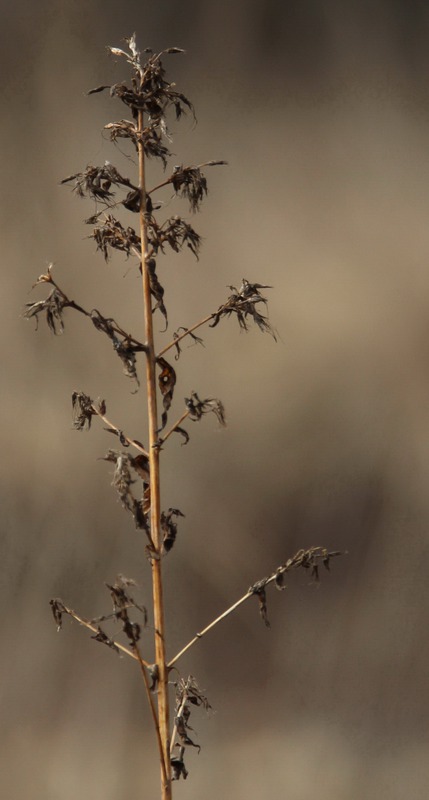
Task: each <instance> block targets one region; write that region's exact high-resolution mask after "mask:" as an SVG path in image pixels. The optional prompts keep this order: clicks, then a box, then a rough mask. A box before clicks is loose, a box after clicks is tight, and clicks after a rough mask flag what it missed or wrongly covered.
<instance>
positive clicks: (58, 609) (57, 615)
mask: <svg viewBox="0 0 429 800" xmlns="http://www.w3.org/2000/svg"><path fill="white" fill-rule="evenodd" d="M49 604H50V606H51V609H52V613H53V615H54V620H55V622H56V625H57V631H60V630H61V628H62V625H63V614H66V613H67V609H66V607H65V605H64V603H63V601H62V600H60V598H59V597H55V598H53V599H52V600H50V601H49Z"/></svg>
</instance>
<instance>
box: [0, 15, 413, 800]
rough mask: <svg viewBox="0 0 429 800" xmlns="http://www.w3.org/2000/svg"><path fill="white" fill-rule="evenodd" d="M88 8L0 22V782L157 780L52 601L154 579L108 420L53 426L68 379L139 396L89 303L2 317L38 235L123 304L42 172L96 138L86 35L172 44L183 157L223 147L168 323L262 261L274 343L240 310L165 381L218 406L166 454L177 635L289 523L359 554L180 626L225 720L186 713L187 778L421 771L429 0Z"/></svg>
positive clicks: (335, 777)
mask: <svg viewBox="0 0 429 800" xmlns="http://www.w3.org/2000/svg"><path fill="white" fill-rule="evenodd" d="M262 7H263V9H264V11H262V10H261V9H262ZM82 8H83V4H80V3H71V2H69V3H64V4H61V8H58V5H57V4H55V3H53V2H48V0H42V2H40V3H38V4H37V5H34V6H33V5H32V4H30V3H29V2H28V3H26V2H25V0H20V2H18V4H17V7H16V9H15V7H13V9H14V10H12V6H10V7H9V9H8V11H5V18H4V26H3V30H2V37H3V39H4V41H3V42H2V54H3V56H2V58H3V65H2V66H3V72H2V74H3V79H2V100H3V102H2V109H3V119H4V124H3V126H2V128H1V130H0V148H1V154H2V164H3V166H2V172H3V191H2V196H1V202H2V209H1V219H2V227H3V231H2V254H3V292H2V313H1V320H2V323H3V328H4V329H3V332H2V337H1V340H0V342H1V344H0V346H1V355H2V360H3V364H4V367H3V376H4V377H3V381H2V398H1V401H2V416H3V434H2V440H3V459H2V466H1V486H2V520H3V536H2V541H3V547H2V558H1V563H2V570H1V576H2V577H1V594H2V608H3V614H2V627H3V631H2V642H3V655H2V671H1V672H2V681H1V685H2V694H1V714H2V720H3V725H2V733H1V735H0V736H1V753H2V756H1V761H2V762H3V763H2V785H3V787H4V792H5V796H7V797H8V798H10V799H11V800H20V799H21V798H22V797H26V798H28V800H42V798H43V800H54V799H55V800H72V799H73V800H75V798H76V797H79V798H80V797H82V798H84V797H91V798H94V800H99V799H100V800H101V798H103V800H116V799H117V798H118V797H125V796H141V797H144V798H146V797H147V798H150V797H153V796H156V794H154V793H155V792H156V783H155V784H154V785H153V786H151V785H150V783H149V780H150V779H149V777H147V776H149V774H150V775H152V774H153V771H152V770H150V771H149V770H147V764H148V760H150V759H151V757H152V752H151V747H152V744H151V737H150V734H149V726H148V725H147V718H146V708H145V698H144V696H143V693H142V691H141V687H140V685H139V682H138V678H137V677H136V676H135V675H134V671H133V670H131V669H130V667H129V665H128V664H127V663H125V661H124V662H121V661H119V660H118V659H117V658H116V657H115V656H114V655H113V654H111V653H110V652H109V651H108V650H107V649H106V650H104V649H103V648H101V647H99V646H97V645H96V644H94V643H93V642H91V641H90V640H89V638H88V636H87V635H86V634H85V632H84V631H82V630H78V629H77V628H76V627H73V626H70V628H67V629H66V630H65V631H63V633H62V634H61V635H60V636H58V635H57V634H56V631H55V627H54V625H53V622H52V619H51V617H50V611H49V606H48V600H49V598H50V597H52V596H55V595H60V596H64V597H65V598H67V600H68V602H70V604H71V605H75V606H76V607H79V609H80V610H81V611H82V612H83V613H88V614H91V613H97V611H98V610H99V609H100V610H104V608H105V598H104V592H103V581H104V580H110V579H112V578H114V576H115V575H116V573H117V572H118V571H121V572H123V573H125V574H128V573H129V574H131V575H132V576H133V577H135V578H137V579H140V581H141V583H142V592H143V594H144V592H145V585H144V578H141V577H140V574H139V569H140V567H141V575H142V576H144V570H145V558H144V555H143V553H142V554H141V556H137V557H136V547H135V545H136V540H135V533H134V531H133V529H132V526H131V525H130V523H129V521H128V519H127V518H126V517H125V516H124V515H123V512H122V511H121V509H120V507H119V506H118V504H117V503H116V499H115V497H114V494H113V492H112V490H111V487H110V486H109V479H108V476H107V470H106V465H105V464H104V463H103V462H97V461H96V458H97V456H99V455H100V454H102V453H103V452H104V449H105V446H106V442H105V438H106V437H105V434H103V432H102V431H101V430H100V429H98V430H95V429H94V431H91V433H90V434H89V435H87V434H85V435H84V434H82V435H80V434H77V433H76V432H75V431H73V430H72V427H71V408H70V396H71V393H72V391H73V390H75V389H78V390H80V389H82V390H83V391H86V392H88V393H89V394H91V395H92V396H94V397H96V396H98V395H103V396H106V397H107V398H108V400H109V411H111V413H112V418H119V417H121V418H123V417H124V415H125V414H126V415H127V418H129V420H130V423H129V425H128V426H127V427H128V428H129V430H130V432H131V433H132V435H135V436H137V437H138V436H139V435H141V434H140V432H139V425H140V420H141V419H142V413H141V409H140V406H139V404H140V402H143V401H142V398H141V397H140V396H139V395H135V396H131V395H129V396H128V395H127V392H128V388H129V387H128V385H127V382H126V379H125V378H124V377H123V376H122V374H121V370H120V366H118V365H116V364H115V362H113V363H112V361H113V360H112V356H111V352H110V349H109V346H108V344H106V342H105V341H104V340H103V338H102V337H99V336H98V335H97V334H96V332H95V331H94V332H93V331H92V330H90V331H89V330H88V329H87V327H86V326H85V324H84V323H85V320H80V319H75V318H74V317H73V315H72V314H70V315H69V317H68V319H67V320H66V331H65V333H64V336H63V337H62V338H60V339H54V338H53V337H52V335H50V333H49V331H48V330H47V329H45V327H43V326H42V327H41V328H40V330H39V331H38V332H37V334H35V333H34V331H33V329H32V327H33V326H32V324H31V323H30V324H25V323H24V322H23V321H22V320H21V319H18V311H19V308H20V307H21V306H22V304H23V303H24V302H25V301H26V300H27V299H30V297H29V295H28V289H29V287H30V285H31V284H32V283H33V282H34V280H35V278H36V277H37V275H39V274H40V273H41V272H43V271H44V270H45V267H46V263H47V262H48V261H51V260H52V261H54V262H55V263H56V267H55V269H56V275H57V277H58V280H59V282H60V284H61V285H64V288H65V289H66V291H67V289H70V292H71V294H72V296H73V297H74V298H75V299H76V300H77V301H78V302H79V300H81V301H82V302H83V303H84V304H85V306H88V307H92V306H96V307H99V308H101V309H103V310H105V311H106V313H111V314H112V315H114V316H115V317H116V318H117V319H118V321H119V322H121V321H125V320H128V321H129V322H127V324H129V326H130V328H131V329H134V330H135V331H137V330H138V328H139V325H141V321H140V317H139V313H140V312H139V297H137V285H138V284H137V278H136V275H135V273H134V272H133V270H132V269H131V270H129V269H128V265H127V263H126V262H125V261H122V260H121V259H119V258H117V259H115V260H114V262H113V263H112V264H110V265H108V266H107V267H106V265H105V264H104V263H103V260H102V258H101V256H95V255H94V245H93V243H91V242H90V241H89V240H85V239H84V238H83V237H84V236H85V235H86V233H87V231H86V230H85V228H84V226H83V225H82V224H81V219H83V217H85V216H86V215H87V205H85V204H84V203H82V204H80V203H78V202H77V200H76V199H75V198H72V197H71V196H70V193H69V192H68V191H67V190H66V189H64V187H59V186H58V182H59V180H60V179H61V178H63V177H65V176H66V175H68V174H70V173H71V172H73V171H77V170H78V169H81V168H82V167H84V166H85V163H86V162H87V161H88V162H90V161H92V162H93V163H98V162H100V163H102V161H103V160H104V159H105V158H109V157H110V155H111V151H109V148H108V145H107V144H106V143H105V142H104V141H103V139H102V138H101V135H100V134H99V129H100V128H101V126H102V124H104V122H105V121H106V120H109V119H110V118H111V110H110V107H109V100H108V99H107V98H106V99H105V100H104V99H100V98H98V99H95V98H86V97H84V92H85V91H86V90H87V89H88V88H91V87H92V86H96V85H97V83H102V82H108V81H109V77H110V75H112V74H113V70H114V66H113V64H111V63H109V62H108V60H107V59H106V55H105V51H104V46H105V45H106V44H108V43H110V44H114V43H117V42H118V40H119V39H120V37H121V36H125V35H128V34H129V33H130V32H131V31H132V30H133V29H136V30H137V31H138V33H139V37H140V38H141V39H144V44H148V45H150V46H154V47H163V46H169V45H178V46H183V47H185V48H186V49H187V51H188V55H187V56H186V58H185V59H184V60H183V61H182V62H181V63H180V66H179V72H180V70H182V72H181V73H180V74H179V78H180V81H181V84H182V85H184V86H185V88H186V89H189V93H190V94H191V96H192V99H193V101H194V103H195V106H196V110H197V116H198V118H199V120H200V122H199V125H198V127H197V128H196V129H195V130H193V131H190V133H189V134H185V132H184V130H183V126H182V130H181V131H179V132H178V136H177V152H178V153H180V159H182V157H183V160H186V157H187V155H189V157H190V158H192V160H193V161H195V162H198V161H199V160H200V161H203V160H205V159H206V158H225V159H227V160H228V161H229V163H230V166H229V167H228V168H226V169H225V170H222V171H218V172H217V173H216V174H210V175H209V176H208V177H209V179H210V190H211V191H210V195H209V198H208V200H207V203H206V205H205V208H204V209H203V212H202V214H201V219H199V220H198V222H199V227H198V230H199V231H200V232H201V234H202V235H203V236H204V238H205V242H204V248H203V252H202V257H201V263H200V264H198V265H195V264H194V263H193V261H191V258H185V257H180V258H179V260H178V261H175V263H174V265H173V268H172V274H171V275H168V276H165V279H164V284H165V286H166V291H167V292H170V293H171V294H174V297H175V311H174V313H175V315H177V318H174V319H172V320H171V330H174V329H175V328H176V327H177V326H178V325H180V324H190V323H191V322H192V321H194V320H196V319H197V318H198V317H199V316H201V315H202V314H204V313H206V312H207V311H210V310H212V309H213V308H216V307H217V306H218V305H219V304H220V302H222V300H223V299H224V296H225V285H227V284H230V283H239V282H240V281H241V278H242V277H243V276H244V277H246V278H248V279H249V280H257V281H261V282H267V283H272V284H273V285H274V286H275V288H276V291H275V294H273V298H272V300H271V306H270V313H271V319H272V321H273V323H274V324H275V326H276V328H277V330H278V332H279V335H280V338H281V341H279V342H278V343H277V344H274V342H273V341H272V340H271V339H270V338H269V337H264V336H261V335H258V333H257V332H256V331H252V332H250V333H249V334H248V335H244V334H240V333H239V331H238V328H237V327H236V325H233V324H232V322H233V321H231V324H229V325H228V324H226V325H224V326H222V328H221V327H219V329H218V330H215V331H208V332H206V334H205V337H204V338H205V345H206V347H205V349H204V350H203V349H201V348H192V349H190V350H189V351H187V350H186V351H185V352H184V353H183V355H182V358H181V371H180V385H179V386H178V389H177V391H178V392H179V393H180V391H181V387H183V394H185V393H186V392H187V391H188V390H189V389H190V388H201V391H202V393H203V394H204V392H205V393H206V395H207V396H219V397H221V398H222V400H223V401H224V403H225V406H226V409H227V415H228V422H229V427H228V429H227V431H219V430H217V428H216V426H215V424H210V421H209V420H207V421H206V424H205V425H204V426H200V427H199V428H195V430H194V429H192V430H191V433H192V434H193V435H192V439H191V442H190V443H189V445H188V446H187V448H183V449H181V448H180V443H179V444H178V443H172V446H171V448H170V450H169V454H168V463H169V467H168V474H167V476H166V477H165V479H164V492H165V496H166V498H168V504H169V505H170V504H171V505H172V506H177V505H178V506H179V507H180V508H182V509H183V510H184V511H185V513H186V521H185V522H186V524H184V525H182V527H181V531H180V539H179V540H178V542H177V545H176V547H177V552H176V556H175V560H174V562H173V561H171V563H169V564H168V567H167V570H168V571H169V572H170V574H169V586H170V588H169V590H168V597H167V601H168V603H169V605H170V608H171V612H170V613H171V632H170V640H171V647H172V649H173V650H174V651H175V650H176V649H178V648H179V647H180V645H181V644H182V643H183V642H184V641H186V640H187V638H189V637H190V636H191V635H192V634H193V633H194V632H195V630H196V629H197V628H198V627H201V625H203V624H204V623H206V622H207V621H209V620H210V619H211V617H212V616H214V615H215V614H216V613H217V612H219V611H221V610H222V609H223V608H224V607H225V606H226V605H228V604H229V603H230V602H232V601H233V600H234V599H235V598H236V597H238V596H239V595H240V594H241V593H242V592H243V591H245V590H246V589H247V587H248V586H249V585H250V584H251V583H252V582H253V581H254V580H255V579H256V578H258V577H261V576H262V575H263V574H268V573H269V572H270V571H271V570H272V568H273V567H275V566H276V565H277V564H278V563H280V562H281V561H282V560H284V559H285V558H286V557H287V556H289V555H291V554H292V553H293V552H294V551H295V550H296V548H297V547H299V546H306V545H312V544H318V543H323V544H326V545H327V546H328V547H333V548H341V549H347V550H348V551H349V556H348V558H347V560H344V561H343V562H342V563H341V565H339V563H336V564H334V565H333V571H334V574H333V575H332V576H331V577H329V576H327V578H325V579H324V580H323V583H322V585H321V587H320V589H318V590H316V589H313V588H309V587H308V586H307V585H305V581H303V580H302V579H301V580H300V579H299V578H298V580H291V581H290V591H289V592H288V593H287V595H286V596H284V595H283V596H279V597H277V596H276V597H273V598H272V599H271V604H270V609H269V610H270V619H271V623H272V630H271V632H270V633H268V632H267V631H266V629H265V628H264V626H263V625H262V624H261V622H260V620H259V617H258V615H257V611H256V609H255V608H252V607H249V608H243V610H242V612H240V614H239V615H238V616H236V617H235V618H232V619H230V620H229V621H228V622H227V623H226V624H225V627H224V628H221V627H219V628H218V629H217V630H216V631H214V632H213V636H212V637H211V638H209V637H207V639H206V640H205V641H204V642H202V643H201V645H200V647H199V649H198V648H196V649H195V650H193V651H191V652H190V654H189V659H188V660H187V662H186V664H185V665H184V668H188V669H189V670H190V671H192V672H193V674H195V675H196V676H197V678H198V680H199V682H200V684H201V685H202V686H203V687H204V689H205V690H206V693H207V694H208V696H209V699H210V702H211V703H212V705H213V706H214V707H215V708H216V709H217V714H216V715H214V716H211V717H210V718H208V719H205V718H204V717H201V719H199V720H195V727H196V728H197V731H198V741H199V742H200V743H201V744H202V747H203V749H202V752H201V754H200V756H196V755H195V756H194V757H193V758H192V760H191V758H189V763H188V767H189V770H190V776H189V779H188V781H187V782H186V783H182V784H181V785H180V786H179V784H177V787H176V794H177V797H178V798H181V797H183V798H185V797H186V798H196V797H200V796H202V795H204V797H205V798H207V800H211V798H215V797H218V796H219V794H222V793H223V794H225V795H226V796H228V797H229V796H230V797H235V798H237V800H241V799H242V798H253V797H259V796H261V795H262V796H267V795H268V794H269V793H270V792H280V793H282V794H285V793H286V789H287V791H288V797H289V798H290V800H304V798H307V797H309V796H312V795H313V794H315V793H316V791H317V795H318V797H319V798H320V800H328V798H329V800H344V798H350V800H352V798H353V800H355V798H357V797H362V798H365V800H376V799H377V800H379V798H384V797H386V798H387V797H388V798H389V800H402V799H403V798H404V797H406V796H409V797H416V798H420V797H424V796H425V795H426V791H427V790H426V786H427V782H428V778H429V775H428V765H427V758H426V752H427V746H428V741H427V738H428V733H427V730H428V701H427V692H426V682H427V681H426V675H427V671H428V667H429V648H428V644H427V641H426V638H425V637H424V634H423V631H425V628H426V626H425V623H426V607H427V600H428V597H427V595H428V592H427V580H426V574H427V568H428V522H429V501H428V492H427V485H428V477H429V434H428V430H429V428H428V415H429V411H428V409H429V404H428V400H427V396H428V390H429V357H428V344H427V341H428V336H427V327H428V322H427V320H428V306H429V299H428V297H429V276H428V269H427V261H428V257H427V254H428V252H429V232H428V226H427V216H428V211H429V208H428V206H429V200H428V193H427V184H428V174H427V173H428V163H429V162H428V154H427V136H428V128H429V122H428V119H429V117H428V110H429V104H428V90H427V85H426V84H425V80H424V76H425V75H426V74H427V60H428V57H427V54H426V52H425V50H424V42H425V37H426V38H427V32H428V16H427V15H428V12H427V11H426V10H425V8H424V6H423V5H420V4H413V3H407V4H406V3H405V2H404V3H402V4H401V3H394V2H393V0H390V1H389V0H384V2H380V3H378V4H377V9H376V10H374V9H372V8H370V7H369V6H368V7H367V6H366V5H362V4H358V3H357V2H356V3H354V2H352V0H349V2H346V3H345V4H339V3H334V2H332V3H323V2H321V0H313V2H311V3H309V4H307V6H306V9H307V10H306V11H303V10H302V8H301V6H298V4H296V8H295V9H292V7H291V6H290V4H286V8H285V7H284V4H281V3H279V2H278V3H277V2H265V3H264V4H263V6H262V4H260V5H258V4H256V3H252V2H251V0H241V2H239V1H238V2H236V3H234V4H226V3H225V4H220V5H219V4H214V3H210V2H207V3H204V4H201V5H199V6H196V5H195V4H194V3H191V2H190V0H189V1H188V2H186V0H184V2H182V3H181V4H180V9H179V5H178V4H175V3H173V2H167V0H164V2H160V3H158V4H157V7H156V10H155V8H152V9H142V7H141V4H139V3H135V2H129V3H128V4H127V8H126V10H125V11H119V10H118V8H117V5H116V4H114V3H112V2H111V0H105V1H104V2H103V3H102V2H101V0H100V1H99V0H94V2H92V3H91V4H88V5H85V13H83V12H82ZM109 70H111V72H110V75H109V74H108V73H109ZM106 71H107V73H106ZM189 127H191V126H189ZM82 159H84V161H82ZM163 269H165V267H164V266H163ZM173 269H174V272H173ZM190 277H192V281H193V287H194V289H193V294H192V297H190V296H189V293H188V289H187V286H189V282H188V279H189V278H190ZM124 324H125V322H124ZM136 335H137V334H136ZM115 366H116V374H115V369H114V367H115ZM124 397H125V401H124ZM124 402H127V407H126V408H125V407H124ZM88 483H89V485H90V486H91V489H88V488H87V487H88ZM139 559H140V560H139ZM196 609H197V610H196ZM66 627H67V626H66ZM146 731H148V733H147V735H146ZM154 780H155V781H156V780H157V774H156V772H155V774H154Z"/></svg>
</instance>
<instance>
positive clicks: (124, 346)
mask: <svg viewBox="0 0 429 800" xmlns="http://www.w3.org/2000/svg"><path fill="white" fill-rule="evenodd" d="M91 320H92V323H93V325H94V326H95V328H97V330H98V331H101V332H102V333H105V334H106V336H108V337H109V339H110V340H111V342H112V345H113V349H114V351H115V353H117V355H118V356H119V358H120V359H121V361H122V365H123V371H124V374H125V375H126V376H127V378H132V379H133V380H135V381H136V383H137V386H140V381H139V378H138V375H137V367H136V362H137V359H136V354H137V353H142V352H146V350H147V347H146V345H144V344H142V343H141V342H137V341H136V340H135V339H133V338H132V337H131V336H129V335H127V334H126V333H124V331H121V332H120V328H119V326H118V324H117V323H116V322H115V320H114V319H112V318H111V317H109V318H108V317H103V315H102V314H100V312H99V311H97V309H96V308H94V309H93V310H92V311H91Z"/></svg>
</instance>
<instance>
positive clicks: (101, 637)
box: [91, 626, 120, 653]
mask: <svg viewBox="0 0 429 800" xmlns="http://www.w3.org/2000/svg"><path fill="white" fill-rule="evenodd" d="M91 639H94V640H95V641H96V642H101V644H106V645H107V647H110V649H111V650H114V651H115V653H120V650H119V647H118V646H117V645H116V644H115V642H114V641H113V639H111V638H110V637H109V636H108V635H107V633H105V632H104V631H102V630H101V628H100V626H98V633H97V634H96V635H95V636H91Z"/></svg>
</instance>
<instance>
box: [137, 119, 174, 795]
mask: <svg viewBox="0 0 429 800" xmlns="http://www.w3.org/2000/svg"><path fill="white" fill-rule="evenodd" d="M137 127H138V134H137V148H138V158H139V188H140V194H141V205H140V238H141V269H142V277H143V303H144V316H145V336H146V347H147V351H146V385H147V399H148V424H149V464H150V531H151V537H152V541H153V544H154V548H155V553H154V557H153V558H152V560H151V567H152V590H153V609H154V611H153V613H154V629H155V659H156V664H157V667H158V673H159V680H158V695H157V697H158V725H159V732H160V737H161V743H162V750H163V760H164V764H163V765H162V764H161V798H162V800H171V797H172V792H171V764H170V720H169V702H168V667H167V662H166V656H165V622H164V601H163V589H162V570H161V564H162V561H161V548H162V537H161V524H160V516H161V505H160V480H159V447H158V446H157V441H158V432H157V431H158V414H157V398H156V355H155V346H154V337H153V319H152V298H151V292H150V277H149V272H148V269H147V266H146V258H145V257H146V254H147V251H148V236H147V224H146V217H145V212H146V180H145V156H144V147H143V129H144V120H143V111H139V112H138V119H137Z"/></svg>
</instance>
